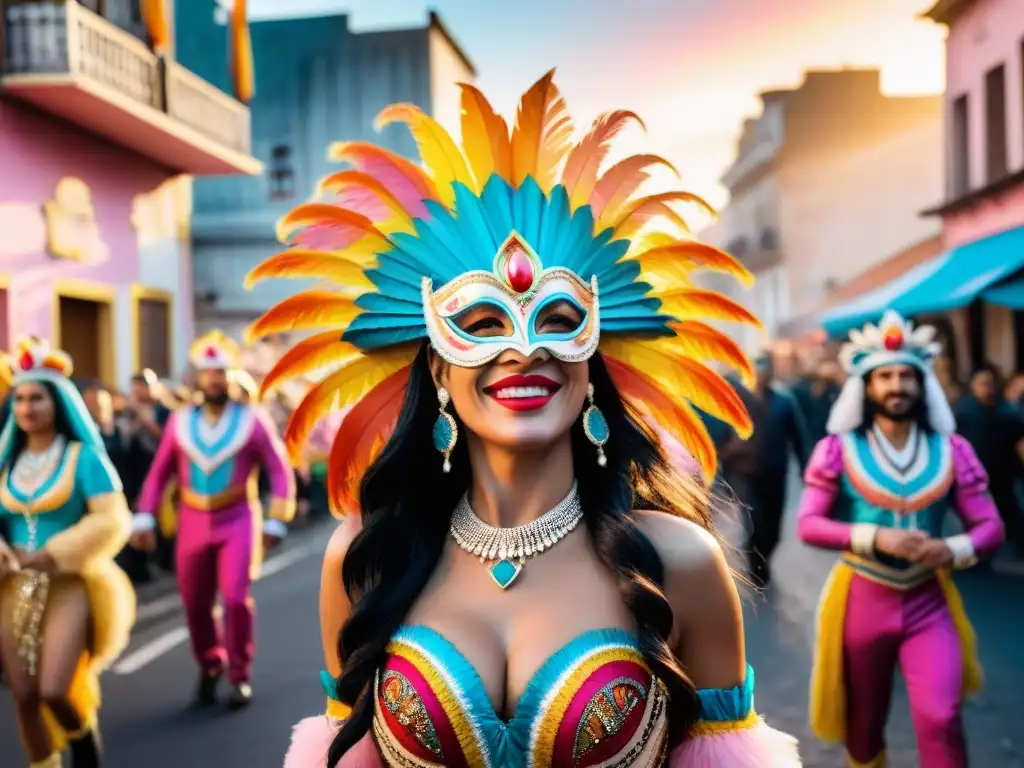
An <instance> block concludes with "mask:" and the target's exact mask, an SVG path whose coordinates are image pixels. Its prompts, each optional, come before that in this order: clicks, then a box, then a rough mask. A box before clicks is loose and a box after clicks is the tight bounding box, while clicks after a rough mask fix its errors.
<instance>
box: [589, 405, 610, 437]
mask: <svg viewBox="0 0 1024 768" xmlns="http://www.w3.org/2000/svg"><path fill="white" fill-rule="evenodd" d="M583 431H584V432H585V433H586V435H587V439H588V440H590V442H592V443H593V444H594V445H596V446H598V447H601V446H602V445H604V444H605V443H607V442H608V437H609V435H608V422H607V421H605V419H604V414H603V413H601V411H600V410H599V409H598V408H597V406H594V405H592V406H590V407H589V408H587V410H586V413H584V414H583Z"/></svg>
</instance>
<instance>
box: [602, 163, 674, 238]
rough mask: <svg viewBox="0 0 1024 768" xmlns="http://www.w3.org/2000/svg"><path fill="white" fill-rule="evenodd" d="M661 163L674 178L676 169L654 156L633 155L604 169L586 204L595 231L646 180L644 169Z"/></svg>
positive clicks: (611, 217)
mask: <svg viewBox="0 0 1024 768" xmlns="http://www.w3.org/2000/svg"><path fill="white" fill-rule="evenodd" d="M656 165H663V166H665V167H666V168H668V169H669V170H670V171H672V173H673V174H674V175H675V176H676V177H677V178H678V176H679V171H677V170H676V168H675V166H674V165H672V163H670V162H669V161H668V160H665V159H664V158H661V157H658V156H657V155H633V156H632V157H627V158H626V159H625V160H622V161H620V162H618V163H616V164H615V165H613V166H612V167H611V168H609V169H608V170H607V171H605V172H604V173H603V174H602V175H601V178H600V179H599V180H598V182H597V185H596V186H595V187H594V194H593V195H592V196H591V199H590V200H591V202H590V206H591V208H592V209H593V211H594V218H595V219H596V220H597V226H596V228H595V230H596V231H597V232H600V231H602V230H603V229H604V228H605V227H607V226H608V225H609V224H610V223H611V221H613V220H614V219H616V218H617V217H618V216H620V215H621V214H622V207H623V206H624V205H626V204H627V203H628V202H629V199H630V198H631V197H633V195H635V194H636V193H637V191H638V190H639V189H640V186H641V185H642V184H643V183H644V182H645V181H647V180H648V179H649V178H650V177H651V174H650V173H648V170H647V169H648V168H650V167H651V166H656Z"/></svg>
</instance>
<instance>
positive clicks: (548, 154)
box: [512, 69, 573, 192]
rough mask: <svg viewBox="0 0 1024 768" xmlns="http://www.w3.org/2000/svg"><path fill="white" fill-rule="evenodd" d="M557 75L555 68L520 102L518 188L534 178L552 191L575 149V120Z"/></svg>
mask: <svg viewBox="0 0 1024 768" xmlns="http://www.w3.org/2000/svg"><path fill="white" fill-rule="evenodd" d="M554 76H555V70H553V69H552V70H551V71H550V72H548V73H547V74H545V75H544V76H543V77H542V78H541V79H540V80H538V81H537V82H536V83H534V84H533V86H532V87H531V88H530V90H528V91H527V92H526V93H525V94H523V98H522V99H521V100H520V102H519V109H518V111H517V112H516V122H515V127H514V128H513V129H512V183H513V184H514V185H515V186H517V187H518V186H520V185H521V184H522V183H523V182H524V181H525V180H526V177H527V176H532V177H533V178H534V180H535V181H536V182H537V184H538V185H539V186H540V188H541V189H542V190H544V191H545V192H550V191H551V188H552V187H553V186H554V184H555V176H556V174H557V171H558V166H559V164H560V163H561V161H562V160H563V159H564V158H565V156H566V154H567V153H568V152H569V149H570V148H571V140H572V133H573V125H572V119H571V118H570V117H569V113H568V111H567V110H566V107H565V99H563V98H562V94H561V92H560V91H559V90H558V88H557V87H556V86H555V84H554V82H553V78H554Z"/></svg>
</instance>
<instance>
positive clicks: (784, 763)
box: [296, 720, 802, 768]
mask: <svg viewBox="0 0 1024 768" xmlns="http://www.w3.org/2000/svg"><path fill="white" fill-rule="evenodd" d="M801 765H802V763H801V762H800V754H799V753H798V751H797V743H796V739H794V738H793V737H792V736H790V735H789V734H786V733H782V731H776V730H774V729H773V728H769V727H768V725H767V724H765V722H764V720H760V721H758V723H757V725H755V726H754V727H752V728H744V729H743V730H739V731H726V732H725V733H716V734H712V735H702V736H695V737H693V738H691V739H687V740H686V741H685V742H683V744H682V746H680V747H679V748H678V749H676V750H675V751H674V752H673V753H672V754H671V755H670V756H669V760H668V768H800V766H801ZM296 768H297V767H296Z"/></svg>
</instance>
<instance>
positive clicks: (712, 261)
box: [634, 233, 754, 285]
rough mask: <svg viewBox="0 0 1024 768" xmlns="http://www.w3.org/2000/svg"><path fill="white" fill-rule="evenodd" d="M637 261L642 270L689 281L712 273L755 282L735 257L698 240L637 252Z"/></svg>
mask: <svg viewBox="0 0 1024 768" xmlns="http://www.w3.org/2000/svg"><path fill="white" fill-rule="evenodd" d="M659 234H660V233H659ZM634 258H635V259H636V260H637V261H639V262H640V266H641V268H642V269H644V270H650V271H652V272H658V273H660V274H663V275H678V276H679V277H681V278H683V279H688V278H689V275H690V274H691V273H692V272H694V271H696V270H699V269H710V270H714V271H716V272H725V273H727V274H730V275H733V276H735V277H736V278H737V279H738V280H739V281H740V282H741V283H743V284H744V285H751V284H752V283H753V282H754V276H753V275H752V274H751V273H750V270H748V269H747V268H746V267H744V266H743V265H742V264H740V263H739V262H738V261H737V260H736V258H735V257H733V256H730V255H729V254H728V253H726V252H725V251H722V250H719V249H718V248H715V247H714V246H713V245H707V244H706V243H702V242H699V241H697V240H689V239H683V240H674V241H672V242H670V243H666V244H660V245H656V246H654V247H651V248H648V249H646V250H643V251H639V252H637V253H636V255H635V256H634Z"/></svg>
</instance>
